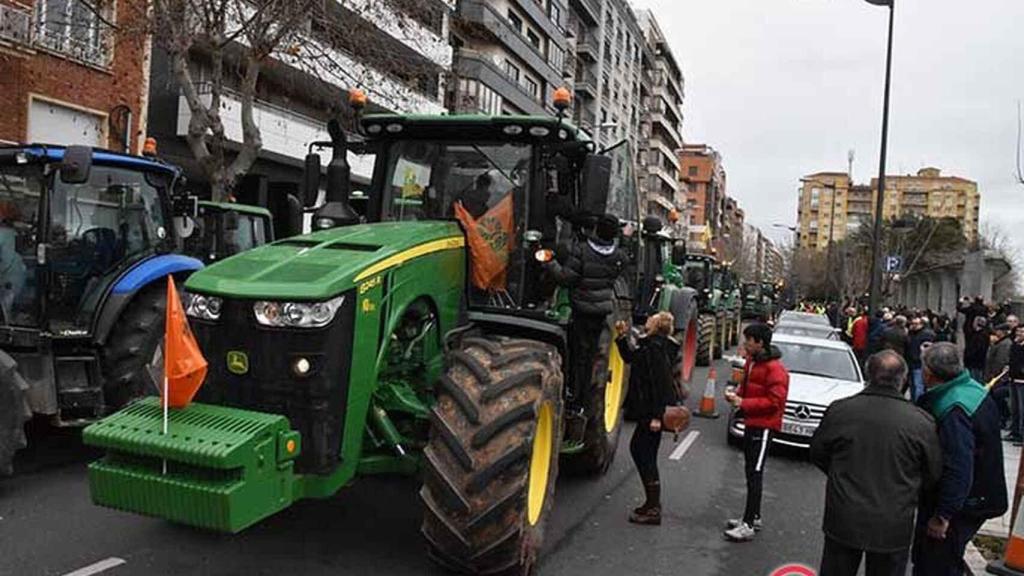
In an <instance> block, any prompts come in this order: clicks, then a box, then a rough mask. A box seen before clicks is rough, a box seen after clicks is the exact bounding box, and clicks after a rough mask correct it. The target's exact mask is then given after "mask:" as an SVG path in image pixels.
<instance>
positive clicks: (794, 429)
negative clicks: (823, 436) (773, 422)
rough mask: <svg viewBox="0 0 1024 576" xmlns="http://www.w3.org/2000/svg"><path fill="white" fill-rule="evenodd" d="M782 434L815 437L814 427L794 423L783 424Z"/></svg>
mask: <svg viewBox="0 0 1024 576" xmlns="http://www.w3.org/2000/svg"><path fill="white" fill-rule="evenodd" d="M782 433H783V434H792V435H793V436H807V437H810V436H814V426H808V425H806V424H795V423H793V422H783V423H782Z"/></svg>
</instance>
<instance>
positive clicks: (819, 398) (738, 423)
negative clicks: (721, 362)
mask: <svg viewBox="0 0 1024 576" xmlns="http://www.w3.org/2000/svg"><path fill="white" fill-rule="evenodd" d="M772 345H774V346H776V347H778V349H779V350H780V351H781V352H782V364H783V365H784V366H785V367H786V369H787V370H788V371H789V398H788V400H787V402H786V413H785V416H783V419H782V431H781V432H780V433H779V434H776V435H775V437H774V438H773V442H775V443H776V444H782V445H785V446H792V447H796V448H809V447H810V445H811V436H813V435H814V431H815V430H817V429H818V424H820V423H821V419H822V417H824V416H825V410H826V409H827V408H828V407H829V405H830V404H832V403H833V402H835V401H836V400H841V399H843V398H847V397H849V396H853V395H854V394H857V393H858V392H860V391H861V390H863V389H864V377H863V375H862V374H861V370H860V366H859V365H858V364H857V357H856V356H854V354H853V350H851V349H850V347H849V346H848V345H847V344H846V343H844V342H839V341H835V340H825V339H821V338H810V337H806V336H794V335H789V334H778V335H776V336H775V337H774V338H772ZM742 379H743V363H742V359H738V358H737V359H735V360H733V370H732V378H731V380H732V382H731V383H732V384H733V385H734V386H736V387H737V388H738V387H739V385H740V383H741V382H742ZM743 430H744V425H743V415H742V414H741V413H737V411H736V410H735V409H733V410H732V412H731V413H730V415H729V443H730V444H738V443H739V440H740V439H742V438H743Z"/></svg>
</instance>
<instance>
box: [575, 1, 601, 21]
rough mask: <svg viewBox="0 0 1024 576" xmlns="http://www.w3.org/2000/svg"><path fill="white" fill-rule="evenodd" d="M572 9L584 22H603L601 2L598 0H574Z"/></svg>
mask: <svg viewBox="0 0 1024 576" xmlns="http://www.w3.org/2000/svg"><path fill="white" fill-rule="evenodd" d="M570 4H571V5H570V7H569V8H570V10H574V11H575V12H576V13H577V14H579V17H580V18H581V19H583V21H584V22H586V23H587V24H589V25H591V26H597V25H598V24H600V23H601V3H600V2H598V0H572V1H571V2H570Z"/></svg>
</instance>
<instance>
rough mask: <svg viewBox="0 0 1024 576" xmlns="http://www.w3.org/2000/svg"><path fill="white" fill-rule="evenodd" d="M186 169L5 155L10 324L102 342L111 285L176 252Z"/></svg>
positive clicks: (74, 153)
mask: <svg viewBox="0 0 1024 576" xmlns="http://www.w3.org/2000/svg"><path fill="white" fill-rule="evenodd" d="M178 178H179V172H178V170H177V169H176V168H174V167H172V166H168V165H165V164H162V163H159V162H156V161H152V160H149V159H144V158H139V157H133V156H126V155H122V154H117V153H113V152H105V151H100V150H96V151H93V150H91V149H89V148H80V147H69V148H63V147H57V146H27V147H10V148H0V252H2V253H3V256H2V262H3V265H2V266H0V268H2V269H0V314H2V319H0V323H2V325H3V326H4V328H6V329H18V330H20V329H31V330H36V331H39V332H49V333H52V334H54V335H55V336H58V337H61V336H81V335H86V334H89V333H91V332H92V330H93V328H94V321H95V320H96V318H95V315H96V312H97V309H98V307H99V306H100V304H101V303H102V301H103V300H104V299H105V298H106V295H107V293H108V292H109V290H110V287H111V285H112V284H113V283H114V281H115V280H117V278H118V277H119V276H120V275H121V274H122V273H123V272H124V271H125V270H126V269H128V268H130V267H131V266H132V265H133V264H135V263H137V262H139V261H141V260H144V259H146V258H147V257H149V256H152V255H153V254H156V253H162V252H170V251H172V250H173V249H174V247H175V240H176V238H175V233H174V226H173V225H172V212H171V210H172V202H171V191H172V189H173V188H174V185H175V182H176V181H177V180H178Z"/></svg>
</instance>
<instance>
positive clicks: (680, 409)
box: [661, 406, 692, 441]
mask: <svg viewBox="0 0 1024 576" xmlns="http://www.w3.org/2000/svg"><path fill="white" fill-rule="evenodd" d="M691 416H692V414H691V413H690V409H689V408H687V407H686V406H666V407H665V414H664V415H663V416H662V417H661V430H662V431H663V432H669V433H671V434H673V435H674V438H673V440H675V441H678V440H679V433H680V432H682V431H683V430H686V429H687V428H689V427H690V417H691Z"/></svg>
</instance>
